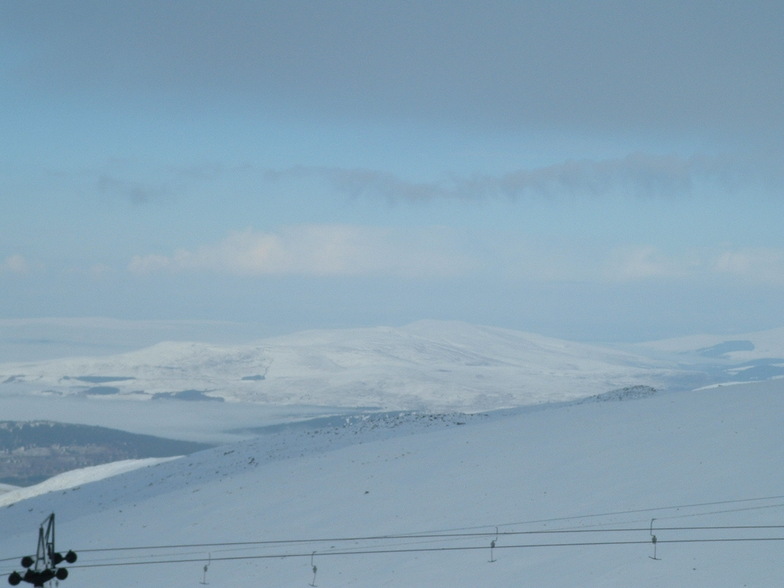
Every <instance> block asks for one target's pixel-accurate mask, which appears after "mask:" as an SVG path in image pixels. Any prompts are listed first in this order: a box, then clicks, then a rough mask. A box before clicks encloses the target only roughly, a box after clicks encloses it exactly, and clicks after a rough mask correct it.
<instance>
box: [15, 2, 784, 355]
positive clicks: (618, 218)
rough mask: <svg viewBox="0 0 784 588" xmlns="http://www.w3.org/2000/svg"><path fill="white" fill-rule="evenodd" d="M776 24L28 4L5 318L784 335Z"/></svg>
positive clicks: (706, 8)
mask: <svg viewBox="0 0 784 588" xmlns="http://www.w3.org/2000/svg"><path fill="white" fill-rule="evenodd" d="M782 24H784V5H780V4H776V3H770V2H744V3H742V4H727V5H724V4H722V5H719V4H716V3H713V2H690V3H682V2H671V1H665V2H658V3H656V4H651V5H640V4H639V3H634V2H609V3H590V4H586V3H583V2H562V3H556V4H553V3H545V2H504V1H495V2H483V3H476V2H454V3H449V4H441V3H432V2H408V3H367V2H359V1H356V2H355V1H341V2H330V3H322V2H313V1H300V0H297V1H292V2H240V1H229V2H223V3H220V4H215V3H213V2H206V1H202V0H196V1H194V2H188V3H160V2H151V1H146V0H142V1H137V2H117V3H112V4H104V3H97V2H91V1H85V0H76V1H74V2H69V3H67V4H57V3H40V2H24V3H19V2H14V3H4V4H3V5H2V6H0V32H1V33H2V34H0V39H2V40H0V47H2V56H3V57H2V59H0V98H1V99H2V101H3V104H4V106H5V108H4V109H3V112H2V113H0V133H2V135H3V137H4V139H5V140H4V142H3V147H2V157H0V177H2V180H0V194H1V195H2V199H3V203H4V207H3V215H2V220H0V229H2V230H0V284H2V287H1V288H0V308H2V311H1V312H0V319H4V320H18V319H25V320H30V319H38V318H41V317H70V318H72V319H79V317H109V318H111V319H116V320H127V321H132V322H134V321H142V322H144V321H164V322H165V321H190V322H192V323H193V324H196V323H203V324H207V323H210V322H216V323H221V324H232V325H235V326H233V327H231V329H235V330H238V331H239V332H244V329H245V327H242V326H241V325H242V324H247V325H257V326H258V327H259V329H260V330H265V331H266V332H265V333H264V334H275V333H285V332H293V331H297V330H302V329H308V328H345V327H353V326H374V325H392V326H399V325H403V324H407V323H410V322H413V321H416V320H419V319H444V320H461V321H465V322H469V323H474V324H482V325H492V326H500V327H507V328H512V329H517V330H523V331H529V332H535V333H540V334H543V335H548V336H553V337H559V338H564V339H570V340H580V341H608V342H609V341H646V340H655V339H662V338H668V337H676V336H682V335H689V334H698V333H725V334H732V333H743V332H752V331H759V330H765V329H771V328H776V327H781V326H784V307H782V305H781V299H782V296H783V295H784V237H782V231H781V226H780V225H781V219H782V218H784V199H782V197H781V196H782V188H783V187H784V165H782V164H783V163H784V157H783V156H784V142H782V137H783V136H784V86H782V84H781V83H780V80H781V74H782V72H781V64H782V63H784V37H782V35H781V34H780V33H781V27H782ZM148 324H151V323H148ZM186 330H187V329H186ZM9 336H10V335H6V336H5V338H6V339H7V338H8V337H9ZM42 336H43V337H47V336H51V335H47V334H46V333H43V335H42Z"/></svg>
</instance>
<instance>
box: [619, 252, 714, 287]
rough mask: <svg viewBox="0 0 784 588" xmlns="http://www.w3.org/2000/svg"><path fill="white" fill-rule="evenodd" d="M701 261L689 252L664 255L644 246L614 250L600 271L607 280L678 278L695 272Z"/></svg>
mask: <svg viewBox="0 0 784 588" xmlns="http://www.w3.org/2000/svg"><path fill="white" fill-rule="evenodd" d="M700 265H701V262H700V260H699V258H698V257H697V256H695V254H693V253H688V252H687V253H685V254H681V255H680V256H668V255H666V254H664V253H663V252H662V251H660V250H659V249H657V248H656V247H653V246H650V245H646V246H640V247H626V248H620V249H616V250H615V251H613V252H612V253H611V254H610V257H609V260H608V262H607V266H606V269H605V272H604V275H605V277H607V278H608V279H610V280H611V281H634V280H648V279H656V278H661V279H668V278H681V277H685V276H688V275H689V274H692V273H694V272H696V271H699V269H700Z"/></svg>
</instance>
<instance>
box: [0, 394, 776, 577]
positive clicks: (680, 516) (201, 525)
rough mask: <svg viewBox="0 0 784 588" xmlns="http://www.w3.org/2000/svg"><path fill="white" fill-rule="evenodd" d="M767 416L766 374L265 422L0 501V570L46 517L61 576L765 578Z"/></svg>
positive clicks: (772, 513)
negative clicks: (608, 394)
mask: <svg viewBox="0 0 784 588" xmlns="http://www.w3.org/2000/svg"><path fill="white" fill-rule="evenodd" d="M616 397H618V398H623V395H616ZM783 411H784V380H773V381H769V382H764V383H758V384H744V385H737V386H724V387H715V388H711V389H705V390H700V391H693V392H679V393H658V394H653V395H647V396H646V397H644V398H639V399H630V400H620V401H618V400H616V401H611V400H608V401H606V402H584V403H578V404H566V405H553V406H541V407H530V408H520V409H514V410H509V411H502V412H500V413H493V414H490V415H480V414H475V415H472V416H470V417H465V416H461V415H458V414H451V415H445V416H441V417H437V416H435V415H432V414H410V413H388V414H385V415H367V416H364V417H360V416H355V417H349V418H347V419H344V420H343V421H342V423H335V422H333V423H331V424H329V425H328V426H324V427H316V426H310V427H308V426H306V425H303V424H301V425H299V426H298V427H290V428H282V429H280V428H278V429H276V430H274V431H272V432H270V433H268V434H264V435H260V436H259V437H257V438H255V439H253V440H249V441H243V442H239V443H236V444H233V445H226V446H223V447H220V448H217V449H214V450H209V451H205V452H201V453H198V454H194V455H191V456H188V457H183V458H180V459H176V460H173V461H168V462H165V463H159V464H156V465H154V466H152V467H146V468H142V469H137V470H134V471H131V472H127V473H124V474H121V475H117V476H114V477H111V478H107V479H105V480H102V481H97V482H91V483H88V479H87V478H85V481H84V483H83V484H81V485H79V486H76V487H73V488H71V489H69V490H58V491H56V492H52V493H49V494H45V495H42V496H38V497H36V498H30V499H28V500H24V501H22V502H18V503H16V504H13V505H9V506H6V507H4V508H2V509H0V528H1V529H2V530H3V532H2V534H1V535H0V572H2V573H6V574H7V573H9V572H10V571H11V570H12V569H19V563H18V558H19V557H20V556H22V555H25V554H28V553H30V552H34V551H35V546H36V540H37V529H38V525H39V524H40V523H41V522H42V521H43V520H44V519H45V518H46V517H47V516H48V515H49V514H50V513H51V512H55V513H56V516H57V536H56V537H57V547H58V549H60V550H63V551H65V550H68V549H73V550H76V551H77V552H78V555H79V560H78V561H77V562H76V563H75V564H74V565H72V566H69V567H70V573H71V576H70V577H69V578H68V580H67V581H66V584H65V586H68V585H70V584H73V585H74V586H114V587H116V588H122V587H136V586H142V585H147V586H167V587H170V588H180V587H182V588H185V587H194V588H195V587H196V586H199V585H200V582H202V581H206V582H207V583H208V584H210V585H215V586H246V585H252V586H276V587H277V586H307V585H308V584H311V585H316V586H321V587H325V588H326V587H329V586H334V587H337V586H340V587H350V586H361V587H367V586H388V587H394V586H400V587H406V588H410V587H412V586H413V587H430V588H435V587H449V588H461V587H471V588H474V587H476V586H520V585H530V586H540V587H546V586H553V587H555V586H558V587H560V586H581V587H600V586H602V587H606V586H637V587H661V586H691V587H697V588H699V587H705V588H707V587H710V588H716V587H733V588H734V587H739V586H766V587H767V586H781V585H784V565H782V564H781V563H780V560H781V558H780V554H781V548H782V546H783V545H784V541H782V540H784V526H783V525H784V470H782V468H781V467H780V465H781V463H782V462H784V443H782V440H783V439H782V436H783V435H782V429H781V414H782V413H783ZM652 535H655V536H656V537H657V543H656V545H655V546H654V544H653V543H652ZM493 542H494V543H493ZM493 544H494V545H495V547H494V549H492V550H491V545H493ZM654 554H656V556H657V557H658V558H659V559H658V560H654V559H651V556H653V555H654ZM491 560H495V561H491ZM205 566H206V572H205ZM312 566H316V570H315V571H316V573H315V577H314V569H313V567H312Z"/></svg>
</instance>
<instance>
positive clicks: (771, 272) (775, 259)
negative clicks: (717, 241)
mask: <svg viewBox="0 0 784 588" xmlns="http://www.w3.org/2000/svg"><path fill="white" fill-rule="evenodd" d="M713 270H714V271H715V272H716V273H718V274H724V275H729V276H735V277H738V278H742V279H746V280H751V281H755V282H763V283H774V284H784V251H782V250H780V249H771V248H756V249H754V248H747V249H740V250H737V251H725V252H723V253H722V254H720V255H719V256H717V258H716V259H715V260H714V263H713Z"/></svg>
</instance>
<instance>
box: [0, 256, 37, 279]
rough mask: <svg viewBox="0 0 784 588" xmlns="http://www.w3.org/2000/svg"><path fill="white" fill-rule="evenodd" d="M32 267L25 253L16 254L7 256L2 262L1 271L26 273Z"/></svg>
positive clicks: (0, 264)
mask: <svg viewBox="0 0 784 588" xmlns="http://www.w3.org/2000/svg"><path fill="white" fill-rule="evenodd" d="M30 269H31V264H30V262H29V261H27V259H26V258H25V257H24V256H23V255H19V254H14V255H9V256H8V257H6V258H5V259H4V260H3V261H2V263H0V271H2V272H8V273H12V274H25V273H27V272H28V271H30Z"/></svg>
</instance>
